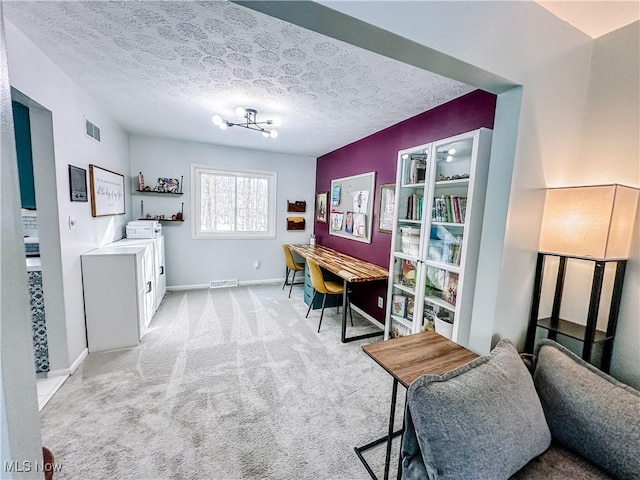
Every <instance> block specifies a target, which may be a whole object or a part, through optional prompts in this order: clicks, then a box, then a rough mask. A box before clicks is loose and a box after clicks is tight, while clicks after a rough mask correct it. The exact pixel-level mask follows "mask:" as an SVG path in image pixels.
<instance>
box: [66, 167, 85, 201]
mask: <svg viewBox="0 0 640 480" xmlns="http://www.w3.org/2000/svg"><path fill="white" fill-rule="evenodd" d="M69 196H70V197H71V201H72V202H87V201H88V196H87V171H86V170H85V169H84V168H80V167H74V166H73V165H69Z"/></svg>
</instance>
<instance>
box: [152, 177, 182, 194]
mask: <svg viewBox="0 0 640 480" xmlns="http://www.w3.org/2000/svg"><path fill="white" fill-rule="evenodd" d="M155 191H156V192H160V193H180V181H179V180H178V179H177V178H158V183H157V184H156V188H155Z"/></svg>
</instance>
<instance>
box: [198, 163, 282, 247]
mask: <svg viewBox="0 0 640 480" xmlns="http://www.w3.org/2000/svg"><path fill="white" fill-rule="evenodd" d="M202 174H207V175H231V176H246V177H255V178H264V179H267V181H268V185H269V213H268V215H269V218H268V225H269V227H268V230H267V231H266V232H210V231H203V230H202V225H201V224H200V218H201V208H202V202H201V176H202ZM276 185H277V173H276V172H274V171H270V170H255V169H246V168H231V167H214V166H211V165H206V164H198V163H192V164H191V219H192V220H191V238H193V239H194V240H211V239H249V240H250V239H265V238H276Z"/></svg>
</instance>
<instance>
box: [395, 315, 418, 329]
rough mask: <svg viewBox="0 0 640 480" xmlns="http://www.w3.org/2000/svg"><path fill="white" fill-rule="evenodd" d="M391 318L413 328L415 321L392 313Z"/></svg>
mask: <svg viewBox="0 0 640 480" xmlns="http://www.w3.org/2000/svg"><path fill="white" fill-rule="evenodd" d="M391 318H392V319H393V320H394V321H395V322H398V323H400V324H402V325H404V326H405V327H407V328H413V321H411V322H410V321H409V320H407V319H406V318H404V317H399V316H398V315H391Z"/></svg>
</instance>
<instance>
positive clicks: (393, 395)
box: [382, 378, 398, 480]
mask: <svg viewBox="0 0 640 480" xmlns="http://www.w3.org/2000/svg"><path fill="white" fill-rule="evenodd" d="M397 394H398V380H396V379H395V378H394V379H393V389H392V390H391V409H390V411H389V433H388V435H387V454H386V456H385V457H384V477H382V478H384V480H388V479H389V463H391V444H392V443H393V421H394V420H395V415H396V397H397Z"/></svg>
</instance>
